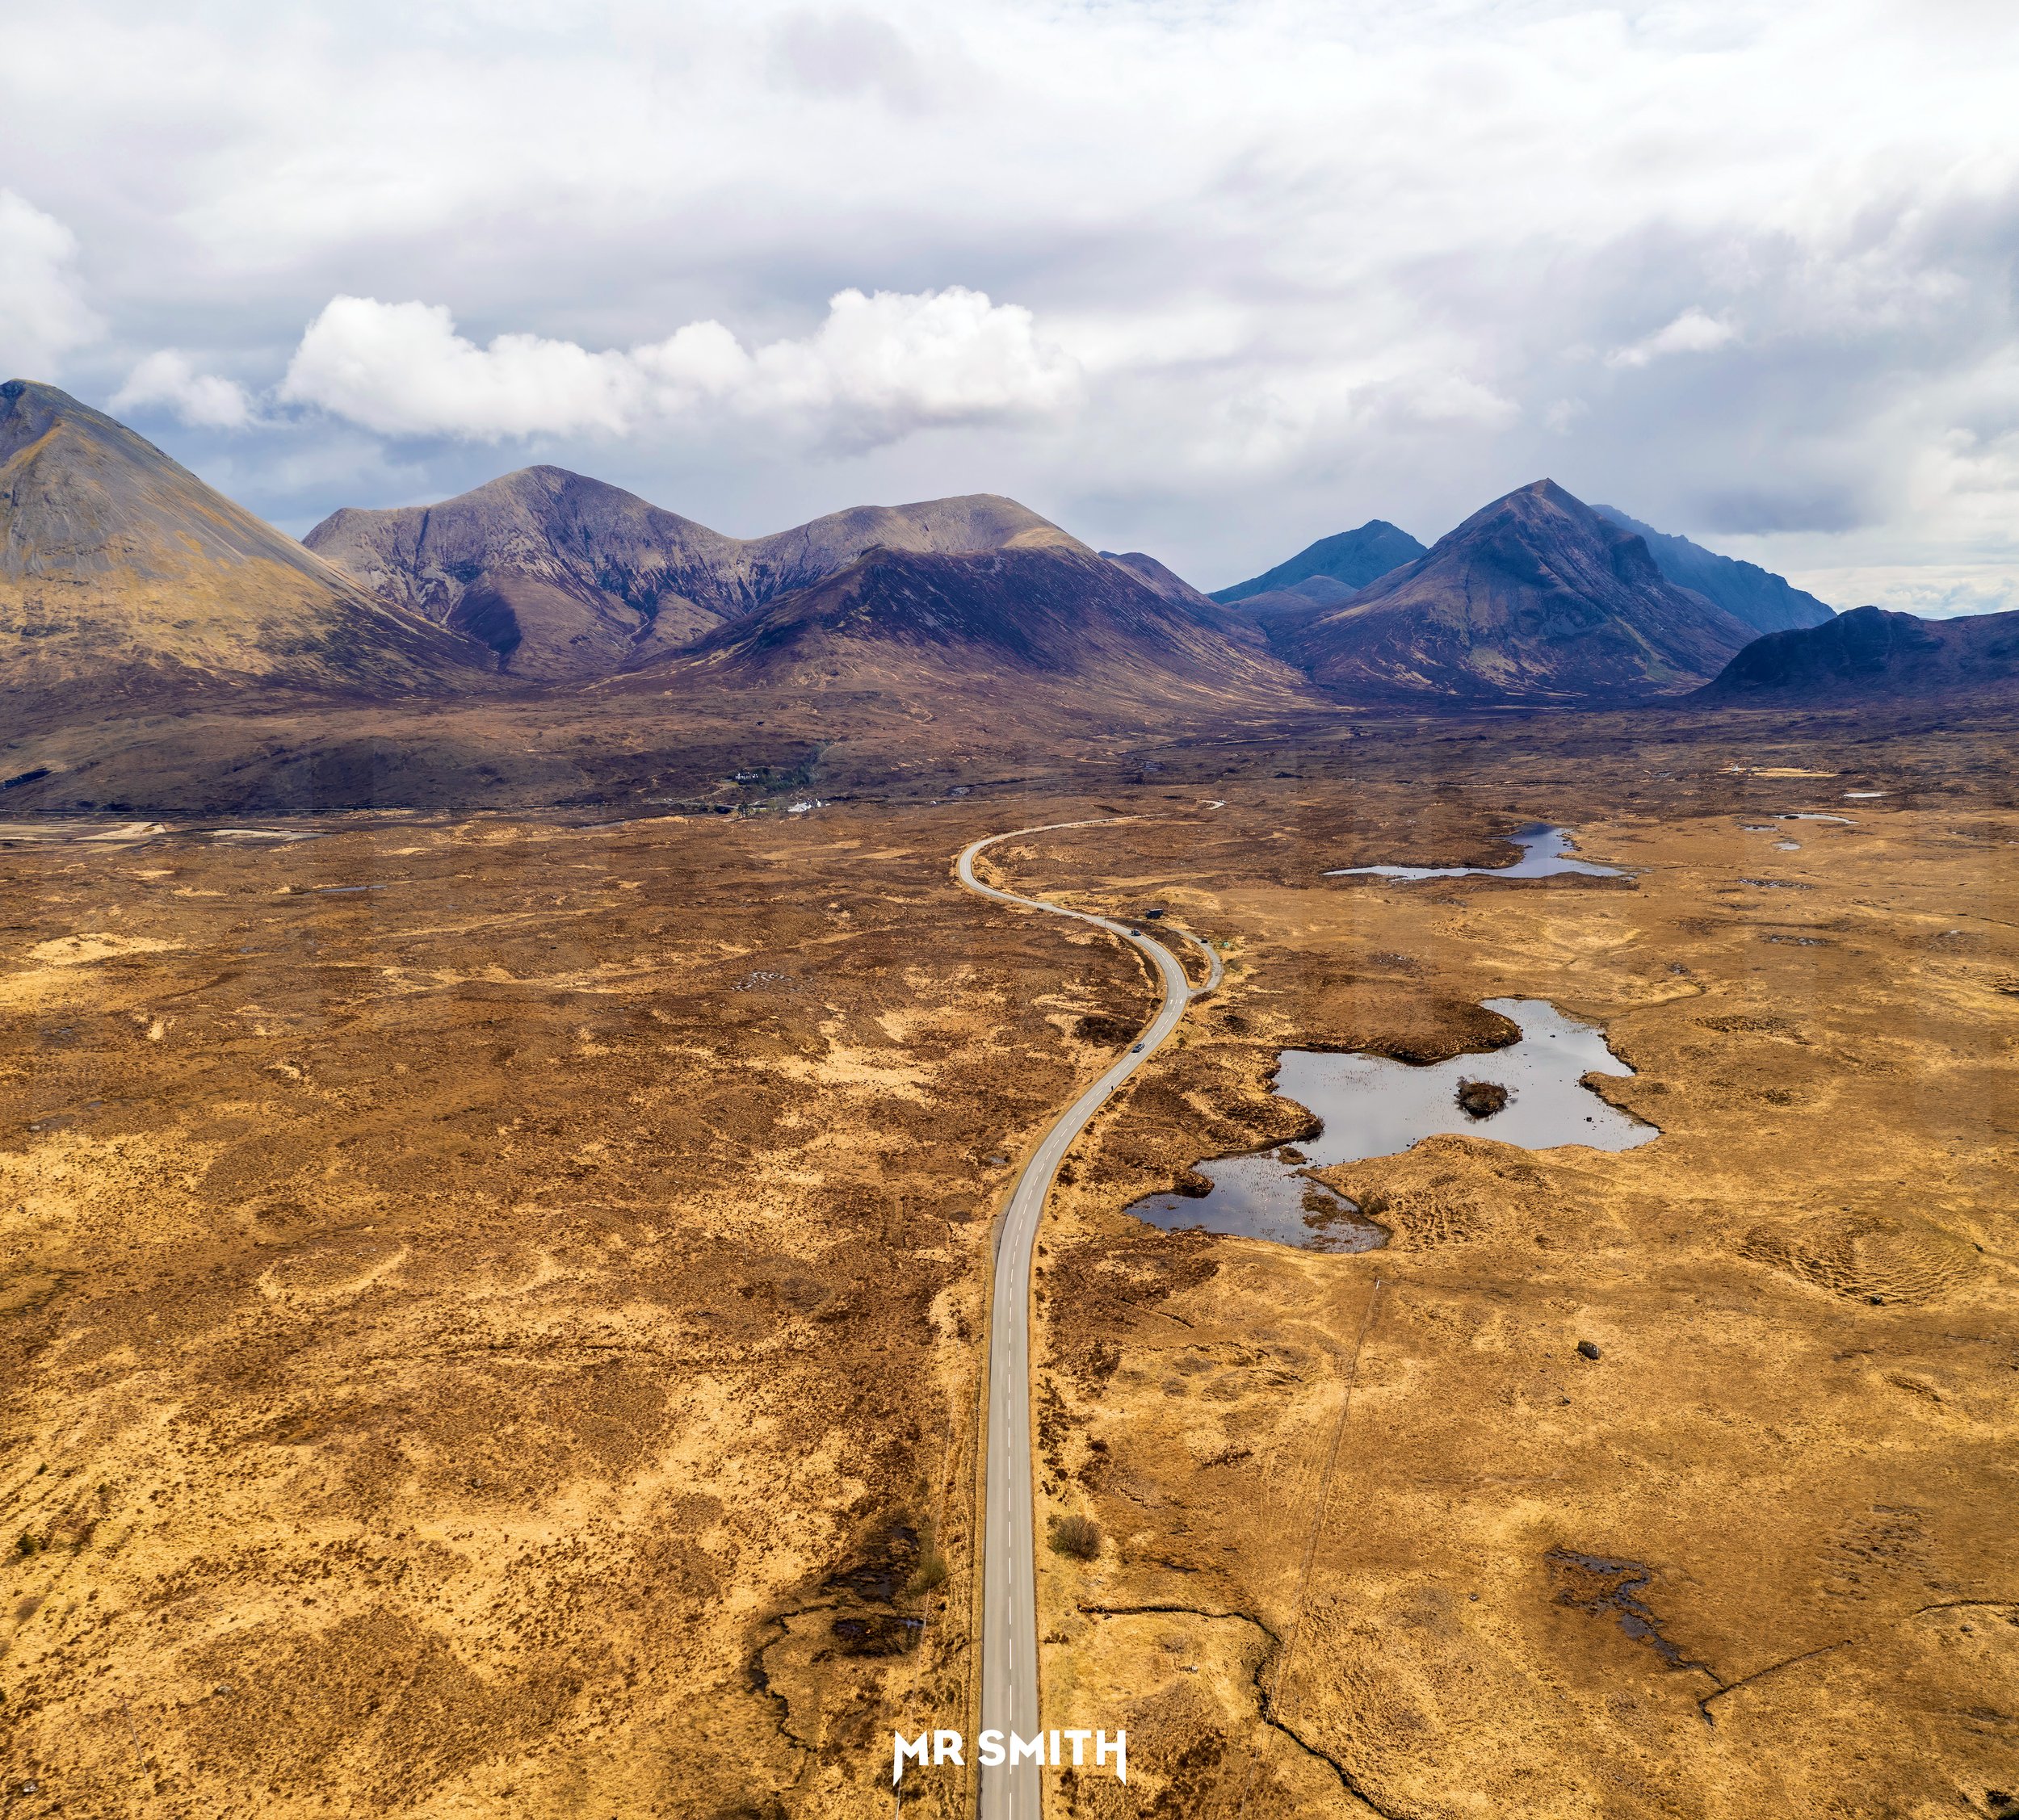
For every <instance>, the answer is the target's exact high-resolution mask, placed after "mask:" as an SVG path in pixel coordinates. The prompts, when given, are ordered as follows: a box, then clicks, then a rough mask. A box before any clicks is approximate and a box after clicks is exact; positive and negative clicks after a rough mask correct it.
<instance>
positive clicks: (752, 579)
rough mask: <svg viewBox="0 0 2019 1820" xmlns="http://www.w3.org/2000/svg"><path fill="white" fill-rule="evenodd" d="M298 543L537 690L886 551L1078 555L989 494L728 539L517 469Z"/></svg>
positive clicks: (342, 520)
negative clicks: (1017, 550)
mask: <svg viewBox="0 0 2019 1820" xmlns="http://www.w3.org/2000/svg"><path fill="white" fill-rule="evenodd" d="M307 542H308V544H309V547H310V548H311V549H313V550H314V551H317V552H318V553H319V554H321V555H322V556H326V557H327V558H329V560H330V561H332V562H334V563H336V564H338V565H339V566H340V567H341V568H344V569H345V570H346V571H347V572H349V573H350V574H351V575H352V576H354V577H356V578H357V580H358V581H360V582H362V583H363V585H366V586H367V587H368V588H371V589H373V590H374V591H375V592H376V593H378V594H379V595H380V597H381V598H384V599H385V600H388V601H390V602H395V603H397V605H399V606H403V607H405V608H408V609H409V610H412V611H414V612H417V613H421V614H425V615H426V617H427V618H429V619H432V620H434V621H435V622H437V623H439V624H441V625H443V626H447V627H453V628H455V629H457V630H459V631H467V632H468V633H469V634H471V635H473V636H475V637H476V638H479V639H481V640H483V641H484V642H485V644H487V645H489V647H490V648H492V650H493V651H494V652H496V653H497V663H498V667H499V668H500V669H504V670H506V671H508V672H510V673H512V674H514V675H517V676H523V677H527V678H531V679H537V680H543V681H568V680H577V679H584V678H590V677H599V676H606V675H608V674H610V673H611V672H613V671H615V670H616V669H619V668H620V667H621V666H623V665H627V664H629V663H633V662H636V661H637V660H640V659H644V658H649V657H652V656H656V655H658V654H661V653H663V652H670V651H676V650H679V649H682V648H685V647H686V646H688V645H690V644H693V643H694V642H695V640H698V639H699V638H701V637H703V635H706V634H707V633H708V632H710V631H713V630H714V629H715V628H716V627H718V626H720V625H722V624H723V623H725V622H726V621H728V620H731V619H736V618H738V617H740V616H741V614H745V613H747V612H749V610H752V609H753V608H754V607H758V606H762V605H763V604H764V603H765V602H766V601H769V600H772V599H774V598H776V597H777V596H779V594H782V593H789V592H791V590H792V589H796V588H803V587H805V586H806V585H808V584H809V583H811V582H813V581H818V580H820V579H821V577H823V576H827V575H831V574H833V572H835V571H836V570H837V569H838V568H843V567H844V566H846V564H849V563H850V562H852V561H853V560H854V559H855V558H856V557H857V556H860V555H861V554H862V552H863V551H865V550H867V549H869V548H871V547H873V546H876V545H879V544H880V545H883V546H885V547H889V548H892V549H900V550H916V551H976V550H996V549H1002V548H1007V547H1024V546H1033V545H1035V546H1039V547H1073V548H1078V547H1080V546H1079V545H1077V544H1076V543H1074V542H1073V540H1072V539H1071V538H1069V537H1068V536H1067V535H1066V534H1065V533H1064V531H1062V530H1060V529H1059V528H1058V527H1057V526H1056V525H1052V524H1050V523H1048V522H1047V521H1045V520H1044V519H1043V518H1039V516H1038V515H1037V514H1035V512H1031V511H1029V510H1026V509H1025V508H1024V507H1023V506H1021V505H1018V504H1017V503H1016V501H1014V500H1009V499H1001V498H997V497H995V496H994V495H993V494H986V493H984V494H976V495H972V496H970V497H967V498H961V499H940V500H930V501H925V502H924V503H921V504H919V505H900V506H875V505H867V506H858V507H857V508H855V509H854V510H850V511H846V512H837V513H833V514H830V515H829V516H828V517H826V518H816V519H815V520H813V521H812V523H810V524H804V525H800V526H795V528H794V529H792V530H785V531H779V532H777V533H775V534H774V535H771V536H769V537H758V538H749V539H741V538H734V537H725V536H724V535H722V534H721V533H720V531H714V530H709V529H708V527H707V526H705V525H700V524H696V523H695V522H694V521H693V520H692V519H690V518H682V517H680V516H679V514H678V513H674V512H668V511H665V510H662V509H661V508H660V507H659V506H657V505H650V504H649V503H648V502H647V501H644V500H642V499H640V498H639V497H637V496H636V494H635V493H626V492H625V491H624V490H623V489H622V488H621V487H613V486H611V485H608V484H606V483H605V482H603V481H601V480H590V479H588V478H587V477H586V476H582V475H580V474H571V473H569V472H568V471H567V470H566V469H565V468H522V469H521V470H519V472H517V473H514V474H507V475H506V476H503V477H502V479H499V480H493V481H490V482H489V483H488V484H485V485H484V486H481V487H478V488H476V489H475V490H474V491H472V492H470V493H464V494H462V495H461V496H460V497H457V498H455V499H450V500H444V501H443V502H442V503H441V504H440V505H425V506H420V505H417V506H409V507H405V508H402V509H401V510H392V511H362V510H356V509H355V508H351V507H346V508H344V509H343V510H341V511H338V512H336V513H334V514H331V515H330V517H329V518H325V519H324V520H323V522H321V524H319V525H317V526H316V528H315V529H314V530H312V531H310V532H309V535H308V539H307Z"/></svg>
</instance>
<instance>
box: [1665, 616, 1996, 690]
mask: <svg viewBox="0 0 2019 1820" xmlns="http://www.w3.org/2000/svg"><path fill="white" fill-rule="evenodd" d="M2015 683H2019V612H2009V613H1983V614H1967V615H1965V616H1963V617H1962V618H1959V619H1921V618H1920V617H1919V616H1918V615H1917V614H1912V613H1894V612H1889V611H1887V610H1886V609H1885V608H1883V607H1878V606H1857V607H1853V608H1851V609H1850V610H1849V611H1848V612H1845V613H1840V614H1836V615H1835V616H1834V617H1833V618H1832V619H1829V620H1828V621H1826V622H1825V623H1823V624H1821V625H1819V626H1807V627H1796V628H1793V629H1791V630H1789V631H1780V632H1769V633H1768V634H1767V635H1765V636H1764V637H1762V638H1759V639H1756V640H1754V641H1753V642H1752V644H1748V646H1746V648H1744V650H1743V651H1740V652H1738V653H1737V654H1736V656H1734V657H1733V658H1732V660H1731V662H1730V663H1728V664H1727V665H1725V667H1724V669H1723V670H1721V671H1719V673H1718V674H1717V676H1715V677H1713V678H1712V679H1711V681H1710V682H1708V683H1706V685H1705V686H1703V687H1702V689H1699V690H1697V691H1696V693H1695V694H1693V695H1691V696H1690V697H1689V700H1690V701H1691V702H1694V703H1702V704H1704V705H1706V706H1715V705H1722V704H1731V705H1739V704H1743V703H1746V702H1754V703H1757V705H1759V706H1761V707H1779V706H1784V705H1790V704H1796V703H1806V702H1822V703H1828V702H1843V703H1849V702H1856V701H1900V700H1912V699H1916V698H1927V697H1930V696H1948V695H1956V696H1963V695H1969V694H1976V693H1979V692H1984V691H1990V690H1998V691H2000V692H2002V693H2009V692H2010V691H2011V690H2012V688H2013V685H2014V684H2015Z"/></svg>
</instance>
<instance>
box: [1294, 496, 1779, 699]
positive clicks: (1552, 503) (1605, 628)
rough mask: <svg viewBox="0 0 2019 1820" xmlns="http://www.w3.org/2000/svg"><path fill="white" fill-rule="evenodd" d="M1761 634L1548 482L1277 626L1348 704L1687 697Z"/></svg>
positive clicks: (1305, 665) (1496, 504)
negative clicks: (1332, 601) (1332, 604)
mask: <svg viewBox="0 0 2019 1820" xmlns="http://www.w3.org/2000/svg"><path fill="white" fill-rule="evenodd" d="M1270 637H1271V640H1272V643H1273V644H1274V645H1275V647H1276V648H1277V649H1278V651H1279V652H1282V654H1283V655H1284V656H1287V657H1288V658H1289V659H1290V660H1291V661H1292V662H1295V663H1296V664H1297V665H1299V667H1300V668H1302V669H1303V670H1304V671H1305V672H1306V673H1307V674H1308V675H1310V676H1311V677H1312V678H1313V679H1314V680H1316V681H1318V682H1319V683H1320V684H1321V685H1322V686H1324V687H1325V688H1327V689H1328V690H1330V691H1331V692H1332V693H1333V694H1335V695H1337V696H1339V697H1341V698H1346V699H1358V698H1368V699H1375V700H1416V701H1419V702H1426V703H1429V702H1442V703H1444V704H1446V705H1452V706H1463V705H1471V706H1479V707H1494V706H1519V705H1530V706H1538V707H1540V706H1577V705H1582V704H1587V703H1594V704H1595V703H1620V702H1627V701H1633V700H1641V699H1645V698H1650V697H1656V696H1660V695H1669V694H1681V693H1682V692H1683V691H1684V690H1688V689H1690V688H1694V687H1695V686H1698V685H1701V684H1702V683H1703V682H1706V681H1708V680H1709V679H1710V677H1713V676H1715V674H1716V673H1718V671H1719V669H1722V668H1723V665H1724V664H1725V663H1726V662H1727V660H1729V659H1730V658H1731V656H1734V655H1735V654H1736V652H1738V651H1739V650H1740V648H1742V647H1743V646H1744V644H1747V643H1748V642H1749V641H1750V640H1751V638H1752V628H1751V627H1748V626H1747V625H1745V624H1744V623H1743V622H1742V621H1740V619H1737V618H1736V617H1735V616H1734V615H1733V614H1730V613H1727V611H1726V610H1724V609H1723V608H1722V607H1720V606H1717V605H1716V604H1715V602H1711V601H1710V600H1707V599H1706V598H1704V597H1703V596H1702V595H1700V594H1698V593H1694V592H1692V591H1690V590H1689V589H1679V588H1677V587H1676V586H1674V585H1673V584H1672V583H1671V582H1669V581H1667V580H1666V579H1665V578H1664V577H1663V576H1662V574H1661V572H1660V569H1659V568H1658V567H1657V566H1656V563H1655V561H1654V558H1653V556H1652V553H1651V552H1650V551H1649V550H1648V546H1647V543H1646V542H1645V540H1644V539H1642V538H1641V537H1640V536H1639V535H1638V534H1636V533H1633V532H1630V531H1626V530H1621V529H1620V528H1619V527H1618V526H1615V525H1614V524H1613V523H1612V522H1610V520H1608V519H1606V518H1602V517H1601V515H1600V514H1597V512H1595V511H1594V510H1593V509H1592V508H1591V507H1590V506H1589V505H1585V502H1584V501H1581V500H1580V499H1578V498H1576V497H1574V496H1573V495H1572V494H1571V493H1568V492H1566V491H1565V490H1564V489H1563V488H1561V487H1559V486H1558V485H1557V484H1556V483H1555V481H1553V480H1537V481H1533V482H1531V483H1530V484H1528V485H1527V486H1525V487H1521V488H1517V489H1515V491H1513V493H1508V494H1505V495H1504V496H1503V497H1501V498H1500V499H1497V500H1495V501H1492V503H1491V504H1490V505H1486V506H1484V507H1483V508H1482V509H1481V510H1479V511H1477V512H1475V513H1474V514H1472V516H1471V518H1467V519H1466V520H1465V522H1463V524H1461V525H1459V526H1457V527H1456V528H1455V529H1454V530H1451V531H1450V532H1447V533H1446V535H1444V536H1443V537H1442V538H1440V539H1438V542H1437V543H1435V544H1434V545H1433V546H1432V547H1431V548H1430V549H1429V551H1427V552H1426V553H1425V555H1424V556H1421V557H1419V558H1418V559H1417V560H1415V561H1413V562H1411V563H1408V564H1404V565H1403V566H1402V567H1400V568H1396V569H1393V570H1391V571H1390V572H1388V573H1387V575H1385V576H1383V577H1379V578H1378V579H1377V580H1375V581H1373V582H1370V584H1368V585H1366V587H1364V588H1362V589H1361V590H1360V591H1359V592H1358V593H1356V594H1355V595H1354V597H1353V598H1351V599H1350V600H1349V601H1347V602H1345V604H1344V605H1343V606H1338V607H1336V608H1333V609H1330V610H1323V609H1321V610H1319V611H1318V612H1316V613H1315V614H1286V615H1285V616H1284V617H1283V618H1282V619H1280V620H1276V621H1273V622H1272V623H1271V627H1270Z"/></svg>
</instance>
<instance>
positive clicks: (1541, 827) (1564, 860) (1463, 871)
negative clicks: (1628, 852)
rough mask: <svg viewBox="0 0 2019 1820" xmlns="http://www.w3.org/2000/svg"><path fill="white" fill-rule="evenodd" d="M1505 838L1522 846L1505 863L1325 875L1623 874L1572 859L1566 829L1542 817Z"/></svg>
mask: <svg viewBox="0 0 2019 1820" xmlns="http://www.w3.org/2000/svg"><path fill="white" fill-rule="evenodd" d="M1508 839H1509V840H1510V841H1513V843H1514V845H1516V846H1517V847H1519V848H1520V849H1522V857H1521V858H1519V859H1517V860H1513V861H1511V862H1509V864H1507V865H1505V866H1340V867H1338V868H1337V870H1333V871H1331V872H1328V873H1326V874H1325V877H1327V878H1328V879H1351V878H1358V877H1371V878H1376V879H1403V880H1406V879H1551V878H1554V877H1555V875H1556V874H1558V873H1559V872H1581V873H1583V874H1585V876H1586V877H1588V878H1593V879H1618V878H1621V877H1623V876H1624V874H1622V872H1621V870H1620V869H1619V868H1618V866H1593V864H1591V863H1590V862H1589V861H1588V860H1581V859H1572V858H1570V857H1569V854H1570V848H1571V837H1570V830H1569V829H1568V828H1557V827H1555V826H1554V825H1552V824H1551V823H1548V822H1546V821H1535V822H1530V824H1528V826H1527V827H1526V828H1516V829H1515V830H1514V832H1513V833H1512V834H1510V835H1509V836H1508Z"/></svg>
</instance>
